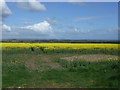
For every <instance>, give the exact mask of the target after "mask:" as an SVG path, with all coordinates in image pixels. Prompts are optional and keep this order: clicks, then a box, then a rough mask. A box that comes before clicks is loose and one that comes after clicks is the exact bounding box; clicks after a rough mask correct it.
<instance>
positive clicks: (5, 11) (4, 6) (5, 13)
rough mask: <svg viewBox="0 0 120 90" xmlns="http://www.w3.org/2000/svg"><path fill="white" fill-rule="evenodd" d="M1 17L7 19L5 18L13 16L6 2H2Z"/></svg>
mask: <svg viewBox="0 0 120 90" xmlns="http://www.w3.org/2000/svg"><path fill="white" fill-rule="evenodd" d="M0 12H2V13H0V17H1V16H2V17H5V16H9V15H11V14H12V12H11V10H10V9H9V8H8V6H7V4H6V3H5V1H4V0H1V1H0Z"/></svg>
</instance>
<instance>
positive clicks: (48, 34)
mask: <svg viewBox="0 0 120 90" xmlns="http://www.w3.org/2000/svg"><path fill="white" fill-rule="evenodd" d="M2 22H3V23H2V38H3V39H72V40H117V39H118V3H117V2H38V1H35V2H7V3H5V2H4V3H3V5H2Z"/></svg>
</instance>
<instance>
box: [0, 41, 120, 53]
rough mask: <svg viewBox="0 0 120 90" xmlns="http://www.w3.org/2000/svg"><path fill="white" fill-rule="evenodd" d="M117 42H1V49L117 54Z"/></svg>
mask: <svg viewBox="0 0 120 90" xmlns="http://www.w3.org/2000/svg"><path fill="white" fill-rule="evenodd" d="M118 45H119V44H100V43H2V50H11V49H12V51H14V50H21V51H25V52H26V51H27V50H30V51H34V52H41V53H84V54H87V53H105V54H107V53H108V54H117V53H118V52H117V51H118Z"/></svg>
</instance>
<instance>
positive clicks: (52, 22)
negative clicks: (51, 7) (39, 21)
mask: <svg viewBox="0 0 120 90" xmlns="http://www.w3.org/2000/svg"><path fill="white" fill-rule="evenodd" d="M47 21H48V22H49V23H50V24H52V25H58V24H59V23H58V22H57V21H56V20H55V19H54V18H47Z"/></svg>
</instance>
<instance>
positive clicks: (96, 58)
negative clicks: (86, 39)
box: [61, 54, 118, 62]
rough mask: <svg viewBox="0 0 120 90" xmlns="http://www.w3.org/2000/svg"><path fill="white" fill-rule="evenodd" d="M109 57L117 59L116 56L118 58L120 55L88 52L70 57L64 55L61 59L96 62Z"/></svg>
mask: <svg viewBox="0 0 120 90" xmlns="http://www.w3.org/2000/svg"><path fill="white" fill-rule="evenodd" d="M108 58H111V59H115V58H118V56H114V55H104V54H86V55H76V56H70V57H62V58H61V59H63V60H68V61H74V60H84V61H91V62H96V61H101V60H105V59H108Z"/></svg>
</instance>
